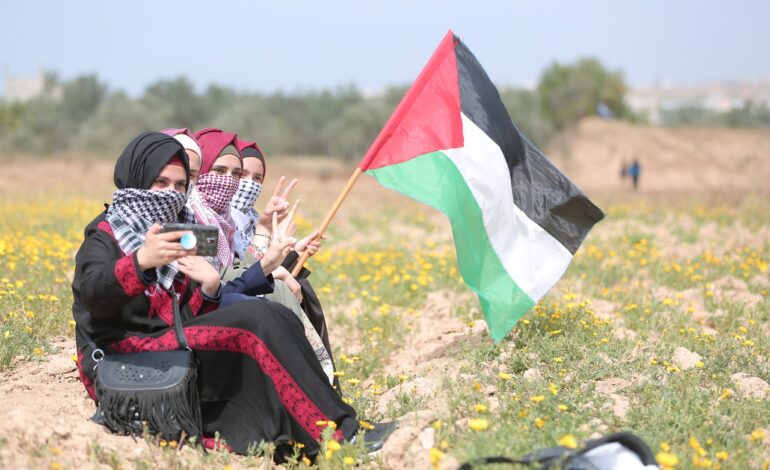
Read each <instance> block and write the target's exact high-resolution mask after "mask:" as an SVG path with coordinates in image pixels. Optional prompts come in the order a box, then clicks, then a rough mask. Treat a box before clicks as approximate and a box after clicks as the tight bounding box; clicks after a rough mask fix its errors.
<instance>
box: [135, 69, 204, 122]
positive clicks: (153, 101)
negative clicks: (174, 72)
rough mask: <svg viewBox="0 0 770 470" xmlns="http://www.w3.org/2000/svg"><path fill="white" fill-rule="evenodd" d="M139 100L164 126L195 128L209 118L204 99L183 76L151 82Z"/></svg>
mask: <svg viewBox="0 0 770 470" xmlns="http://www.w3.org/2000/svg"><path fill="white" fill-rule="evenodd" d="M141 101H142V103H143V104H144V106H145V107H146V108H147V109H148V110H149V111H150V112H152V113H156V114H157V115H158V116H160V117H162V118H163V122H165V123H166V124H165V126H164V127H190V128H196V127H199V126H201V125H202V123H205V122H206V121H208V120H209V119H210V118H211V116H210V114H209V112H208V110H207V109H206V103H205V101H204V100H202V99H200V98H199V97H198V95H196V94H195V87H193V84H192V83H191V82H190V81H189V80H187V79H186V78H184V77H179V78H176V79H173V80H159V81H157V82H155V83H153V84H151V85H150V86H148V87H147V89H146V90H145V92H144V96H142V98H141Z"/></svg>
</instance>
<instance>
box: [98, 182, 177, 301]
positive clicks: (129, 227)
mask: <svg viewBox="0 0 770 470" xmlns="http://www.w3.org/2000/svg"><path fill="white" fill-rule="evenodd" d="M184 208H185V195H184V193H180V192H178V191H151V190H149V189H137V188H124V189H118V190H117V191H115V193H114V194H113V196H112V205H111V206H110V207H109V208H108V209H107V222H108V223H109V224H110V227H111V228H112V232H113V234H114V235H115V239H116V240H117V242H118V245H119V246H120V249H121V250H123V253H126V254H129V253H133V252H135V251H136V250H138V249H139V248H141V247H142V245H143V244H144V238H145V234H146V233H147V230H149V229H150V227H151V226H152V225H153V224H163V223H169V222H176V221H177V220H178V218H179V217H182V216H183V215H182V214H180V212H183V209H184ZM178 270H179V268H178V266H177V263H176V261H174V262H172V263H170V264H167V265H165V266H161V267H159V268H157V269H156V271H157V273H158V282H159V283H160V284H161V285H163V286H164V287H166V288H167V289H168V288H170V287H171V284H172V283H173V282H174V277H175V276H176V273H177V271H178Z"/></svg>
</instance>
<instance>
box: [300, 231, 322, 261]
mask: <svg viewBox="0 0 770 470" xmlns="http://www.w3.org/2000/svg"><path fill="white" fill-rule="evenodd" d="M321 240H323V237H320V236H319V232H318V230H316V231H315V232H313V233H311V234H310V235H308V236H307V237H305V238H303V239H301V240H300V241H298V242H297V244H296V245H294V249H295V250H297V252H298V253H302V252H303V251H305V250H307V252H308V255H310V256H313V255H314V254H316V253H318V250H320V249H321Z"/></svg>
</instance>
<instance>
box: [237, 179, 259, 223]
mask: <svg viewBox="0 0 770 470" xmlns="http://www.w3.org/2000/svg"><path fill="white" fill-rule="evenodd" d="M260 193H262V183H257V182H256V181H254V180H248V179H242V180H240V181H239V182H238V190H237V191H236V192H235V196H233V199H232V201H230V207H232V208H233V209H236V210H239V211H241V212H243V213H244V214H246V213H247V212H248V211H249V209H253V208H254V203H255V202H257V198H258V197H259V195H260Z"/></svg>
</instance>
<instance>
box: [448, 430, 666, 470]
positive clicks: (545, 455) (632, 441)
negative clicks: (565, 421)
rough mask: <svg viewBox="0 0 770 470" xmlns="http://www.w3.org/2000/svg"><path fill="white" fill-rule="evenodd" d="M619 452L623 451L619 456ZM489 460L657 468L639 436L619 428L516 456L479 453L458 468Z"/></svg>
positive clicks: (576, 467) (543, 468)
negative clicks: (580, 441)
mask: <svg viewBox="0 0 770 470" xmlns="http://www.w3.org/2000/svg"><path fill="white" fill-rule="evenodd" d="M603 446H608V447H603ZM600 448H603V449H606V450H607V452H601V450H600ZM597 450H598V452H597ZM620 454H626V455H623V456H621V455H620ZM629 454H630V455H629ZM629 457H630V458H629ZM631 461H636V462H634V465H633V466H629V462H631ZM637 462H638V463H637ZM489 464H519V465H524V466H528V467H531V468H537V469H540V470H632V469H642V468H644V469H648V468H658V464H657V461H656V460H655V455H653V453H652V450H651V449H650V447H649V446H648V445H647V443H646V442H644V441H643V440H642V439H641V438H640V437H639V436H637V435H635V434H632V433H630V432H619V433H615V434H609V435H607V436H603V437H600V438H597V439H591V440H589V441H586V442H585V444H584V445H583V447H578V448H577V449H568V448H566V447H549V448H546V449H541V450H538V451H536V452H533V453H531V454H527V455H525V456H524V457H520V458H509V457H503V456H497V457H483V458H480V459H476V460H472V461H470V462H466V463H464V464H462V465H461V466H460V468H459V469H458V470H471V469H472V468H474V466H477V465H489Z"/></svg>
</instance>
